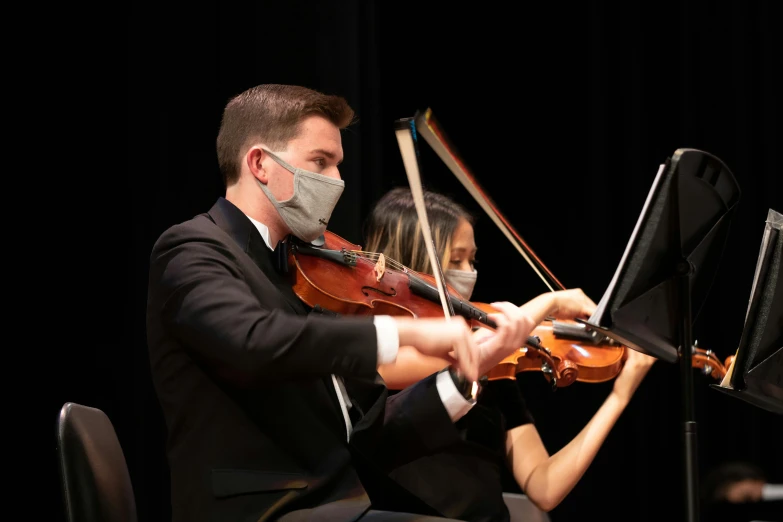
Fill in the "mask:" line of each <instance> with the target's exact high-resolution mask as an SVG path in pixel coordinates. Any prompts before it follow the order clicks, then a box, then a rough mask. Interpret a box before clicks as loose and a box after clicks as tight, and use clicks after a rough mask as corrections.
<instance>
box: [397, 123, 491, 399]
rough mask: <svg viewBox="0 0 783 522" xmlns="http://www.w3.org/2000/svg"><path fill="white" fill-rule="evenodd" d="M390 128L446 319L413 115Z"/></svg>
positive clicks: (449, 311) (449, 313) (448, 308)
mask: <svg viewBox="0 0 783 522" xmlns="http://www.w3.org/2000/svg"><path fill="white" fill-rule="evenodd" d="M394 130H395V134H396V135H397V144H398V145H399V147H400V154H402V162H403V165H404V167H405V172H406V174H407V176H408V184H409V185H410V188H411V194H412V196H413V201H414V204H415V205H416V214H417V215H418V217H419V225H420V226H421V232H422V234H423V235H424V244H425V245H426V246H427V255H428V256H429V258H430V264H431V265H432V271H433V274H434V275H435V282H436V283H437V285H438V296H439V297H440V302H441V305H443V314H444V315H445V317H446V320H447V321H448V320H451V318H452V317H453V316H454V307H453V306H452V304H451V300H450V299H446V282H445V281H446V279H445V277H444V276H443V268H442V266H441V263H440V258H439V257H438V256H437V255H436V254H435V242H434V241H433V240H432V230H431V229H430V222H429V218H428V216H427V207H426V205H425V204H424V191H423V189H422V185H421V175H420V173H419V160H418V157H419V150H418V147H417V141H416V134H417V133H416V125H415V122H414V119H413V118H402V119H399V120H396V121H395V122H394ZM477 393H478V383H477V382H475V381H474V382H473V386H472V389H471V395H472V396H473V399H475V398H476V395H477Z"/></svg>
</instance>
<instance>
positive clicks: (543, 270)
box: [413, 108, 565, 292]
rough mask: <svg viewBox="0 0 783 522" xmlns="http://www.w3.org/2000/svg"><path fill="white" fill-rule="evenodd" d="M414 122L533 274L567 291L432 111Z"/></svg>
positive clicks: (547, 284)
mask: <svg viewBox="0 0 783 522" xmlns="http://www.w3.org/2000/svg"><path fill="white" fill-rule="evenodd" d="M413 119H414V122H415V124H416V129H417V130H418V133H419V134H420V135H421V136H422V137H423V138H424V139H425V140H426V141H427V143H428V144H429V145H430V147H432V149H433V150H434V151H435V152H436V153H437V154H438V156H440V159H441V160H442V161H443V163H445V164H446V166H447V167H448V168H449V170H451V172H452V173H453V174H454V175H455V176H456V177H457V179H458V180H460V182H461V183H462V184H463V185H464V186H465V188H466V189H467V190H468V192H469V193H470V194H471V195H472V196H473V198H474V199H475V200H476V202H477V203H478V204H479V205H481V208H483V209H484V211H485V212H486V213H487V214H488V215H489V217H490V218H491V219H492V221H494V222H495V224H496V225H497V226H498V228H499V229H500V230H501V232H503V234H504V235H505V236H506V237H507V238H508V240H509V241H511V244H512V245H513V246H514V248H516V249H517V250H518V251H519V253H520V254H522V257H523V258H524V259H525V261H527V262H528V264H529V265H530V266H531V268H532V269H533V271H534V272H535V273H536V274H537V275H538V277H539V278H541V280H542V281H543V282H544V284H545V285H546V286H547V287H548V288H549V290H551V291H553V292H554V291H555V288H557V289H558V290H565V286H563V284H562V283H561V282H560V281H558V280H557V278H556V277H555V276H554V274H552V272H551V271H550V270H549V269H548V268H547V267H546V266H545V265H544V263H543V262H542V261H541V259H539V257H538V256H537V255H536V254H535V252H533V249H531V248H530V246H528V244H527V243H526V242H525V240H524V239H522V236H520V235H519V233H518V232H517V231H516V230H514V227H512V226H511V224H510V223H509V222H508V220H507V219H506V218H505V216H503V214H501V213H500V210H498V207H497V205H495V203H494V202H493V201H492V199H490V197H489V196H488V195H487V194H486V192H485V191H484V189H482V188H481V186H480V185H479V184H478V182H477V181H476V177H475V176H474V175H473V173H472V172H471V171H470V170H469V169H468V167H467V165H465V162H464V161H463V160H462V158H460V156H459V154H457V151H456V149H455V148H454V146H453V145H452V143H451V142H450V141H449V140H448V138H447V137H446V135H445V133H444V132H443V129H442V128H441V127H440V125H439V124H438V122H437V120H436V119H435V117H434V116H433V114H432V109H429V108H428V109H427V110H426V111H424V112H423V113H422V112H417V113H416V115H415V116H414V118H413Z"/></svg>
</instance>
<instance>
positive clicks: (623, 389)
mask: <svg viewBox="0 0 783 522" xmlns="http://www.w3.org/2000/svg"><path fill="white" fill-rule="evenodd" d="M626 353H627V357H626V360H625V362H624V363H623V369H622V370H620V374H619V375H618V376H617V377H616V378H615V380H614V388H613V390H612V393H614V394H615V396H617V397H618V398H619V399H620V400H622V401H623V402H625V403H628V401H630V400H631V397H632V396H633V394H634V392H636V388H638V387H639V384H641V382H642V379H644V376H645V375H647V372H648V371H650V368H651V367H652V365H653V363H655V361H657V359H656V358H655V357H651V356H649V355H646V354H643V353H641V352H637V351H636V350H632V349H631V348H626Z"/></svg>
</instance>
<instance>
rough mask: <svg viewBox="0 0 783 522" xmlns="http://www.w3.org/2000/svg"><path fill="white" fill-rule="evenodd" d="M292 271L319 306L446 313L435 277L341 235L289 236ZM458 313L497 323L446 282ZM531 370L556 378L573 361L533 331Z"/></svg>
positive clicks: (482, 323)
mask: <svg viewBox="0 0 783 522" xmlns="http://www.w3.org/2000/svg"><path fill="white" fill-rule="evenodd" d="M288 272H289V275H290V277H291V283H292V289H293V291H294V293H295V294H296V295H297V297H299V299H300V300H301V301H302V302H304V303H305V304H307V305H308V306H310V307H311V308H313V309H315V310H319V311H320V310H325V311H329V312H331V313H335V314H341V315H359V316H362V315H364V316H372V315H391V316H406V317H414V318H425V317H444V311H443V308H442V306H441V303H440V296H439V293H438V288H437V286H436V285H437V283H436V281H435V277H434V276H432V275H430V274H425V273H421V272H416V271H414V270H411V269H409V268H407V267H405V266H404V265H402V264H401V263H399V262H397V261H395V260H393V259H390V258H387V257H385V256H384V255H383V254H380V253H374V252H365V251H363V250H362V249H361V246H359V245H355V244H353V243H350V242H349V241H347V240H345V239H344V238H342V237H340V236H339V235H337V234H335V233H333V232H330V231H328V230H327V231H326V232H325V233H324V235H323V236H322V237H321V238H319V239H317V240H315V241H313V242H311V243H304V242H303V241H301V240H299V239H297V238H295V237H291V238H290V245H289V247H288ZM446 290H447V292H448V299H449V300H450V305H451V308H452V309H453V311H454V313H455V315H459V316H462V317H463V318H464V319H465V320H466V321H467V323H468V325H469V326H470V327H471V328H473V329H475V328H488V329H494V328H496V327H497V325H496V324H495V322H494V321H493V320H492V319H491V318H490V317H489V314H491V313H495V312H497V310H495V309H494V308H492V307H491V306H490V305H488V304H484V303H478V304H477V303H472V302H470V301H468V300H466V299H464V298H463V297H462V296H460V294H459V293H458V292H457V291H456V290H455V289H454V288H452V287H451V286H450V285H448V284H446ZM517 359H518V362H519V361H523V362H521V363H519V364H524V365H525V367H526V368H529V369H530V370H531V371H532V370H533V369H535V368H540V369H541V370H542V371H544V372H547V373H549V374H551V376H552V378H553V379H554V380H555V382H559V380H560V379H561V371H562V370H563V369H565V368H566V367H568V368H571V367H573V366H575V365H573V364H571V363H569V362H568V361H567V358H566V357H561V356H558V355H557V354H555V355H553V354H552V353H551V351H550V350H548V349H547V348H546V347H545V346H543V345H542V343H541V342H540V339H539V338H537V337H535V336H530V337H529V338H528V342H527V343H526V345H525V348H524V352H520V356H519V357H518V358H517Z"/></svg>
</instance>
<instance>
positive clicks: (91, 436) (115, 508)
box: [57, 402, 136, 522]
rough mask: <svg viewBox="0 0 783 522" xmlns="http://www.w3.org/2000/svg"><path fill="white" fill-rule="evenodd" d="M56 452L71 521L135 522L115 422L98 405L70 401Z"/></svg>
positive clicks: (60, 425) (133, 501)
mask: <svg viewBox="0 0 783 522" xmlns="http://www.w3.org/2000/svg"><path fill="white" fill-rule="evenodd" d="M57 454H58V459H59V461H60V478H61V481H62V486H63V495H64V500H65V511H66V514H67V516H68V520H69V522H99V521H100V522H136V499H135V496H134V494H133V487H132V485H131V481H130V474H129V473H128V466H127V463H126V461H125V455H124V454H123V452H122V447H121V446H120V441H119V440H118V439H117V433H116V432H115V431H114V425H113V424H112V423H111V421H110V420H109V417H107V416H106V414H105V413H104V412H103V411H101V410H99V409H96V408H90V407H87V406H82V405H80V404H76V403H72V402H66V403H65V405H63V407H62V409H61V410H60V417H59V419H58V421H57Z"/></svg>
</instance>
